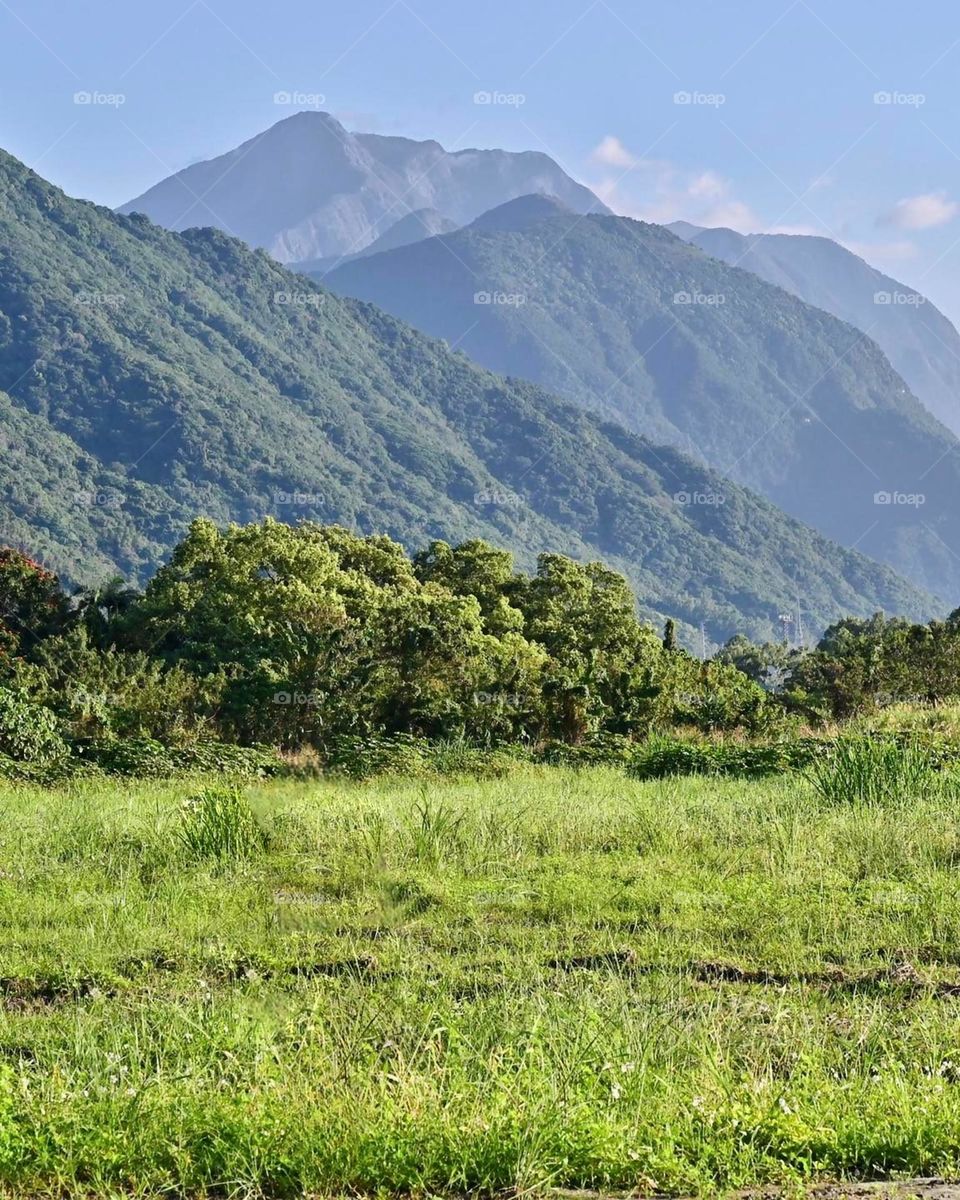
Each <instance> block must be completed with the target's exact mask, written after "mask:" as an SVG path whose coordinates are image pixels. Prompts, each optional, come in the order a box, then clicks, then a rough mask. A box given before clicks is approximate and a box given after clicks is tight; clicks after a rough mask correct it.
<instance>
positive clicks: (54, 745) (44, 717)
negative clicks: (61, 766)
mask: <svg viewBox="0 0 960 1200" xmlns="http://www.w3.org/2000/svg"><path fill="white" fill-rule="evenodd" d="M66 754H67V745H66V742H65V741H64V740H63V738H62V736H61V734H60V729H59V727H58V723H57V718H56V716H55V715H54V714H53V713H52V712H51V711H50V710H49V709H47V708H43V707H42V706H41V705H39V704H31V703H30V702H29V701H28V700H25V699H24V698H23V697H22V696H21V695H20V694H18V693H17V692H14V691H11V690H10V688H6V687H0V755H3V756H5V757H7V758H10V759H13V760H14V761H16V762H25V763H34V764H36V765H38V766H46V765H49V764H51V763H54V762H56V761H57V760H58V759H61V758H63V757H64V756H65V755H66Z"/></svg>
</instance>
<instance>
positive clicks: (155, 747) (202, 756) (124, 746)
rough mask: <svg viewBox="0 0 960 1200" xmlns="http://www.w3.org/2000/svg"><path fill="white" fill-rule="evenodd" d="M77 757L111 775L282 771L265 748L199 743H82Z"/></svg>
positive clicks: (249, 774) (138, 740)
mask: <svg viewBox="0 0 960 1200" xmlns="http://www.w3.org/2000/svg"><path fill="white" fill-rule="evenodd" d="M76 753H77V754H78V755H79V757H80V759H81V760H82V762H83V763H85V764H88V765H90V766H93V767H96V768H97V769H98V770H100V771H103V772H105V773H106V774H108V775H134V776H137V777H138V778H144V779H150V778H154V779H156V778H166V777H170V776H175V775H183V774H214V773H216V774H222V775H237V776H247V777H251V778H254V777H260V776H268V775H275V774H277V773H279V772H280V770H281V769H282V766H283V764H282V761H281V759H280V758H279V757H278V756H277V754H276V751H274V750H270V749H267V748H266V747H263V746H234V745H230V744H229V743H224V742H203V741H201V742H195V743H193V744H192V745H190V746H182V747H175V746H173V747H171V746H164V745H163V744H162V743H161V742H157V741H154V740H153V739H152V738H123V739H120V740H116V741H109V742H91V743H89V744H83V743H81V744H80V745H78V746H77V747H76Z"/></svg>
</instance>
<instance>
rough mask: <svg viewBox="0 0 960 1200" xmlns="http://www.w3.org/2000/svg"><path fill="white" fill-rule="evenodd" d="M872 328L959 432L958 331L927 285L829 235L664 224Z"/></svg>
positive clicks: (921, 394) (925, 399)
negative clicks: (908, 280)
mask: <svg viewBox="0 0 960 1200" xmlns="http://www.w3.org/2000/svg"><path fill="white" fill-rule="evenodd" d="M667 228H668V229H670V230H671V231H672V232H676V233H677V235H678V236H679V237H683V238H685V240H687V241H689V242H692V243H693V244H694V245H696V246H699V247H700V248H701V249H702V250H704V251H705V252H706V253H707V254H711V255H713V257H714V258H720V259H722V260H723V261H724V262H727V263H731V264H734V265H736V266H739V267H742V268H743V269H744V270H747V271H752V272H753V273H754V274H755V275H759V276H760V278H761V279H765V280H766V281H767V282H768V283H774V284H776V285H777V286H778V287H782V288H784V289H785V290H786V291H788V292H792V293H793V294H794V295H795V296H799V297H800V299H801V300H805V301H806V302H807V303H808V304H813V305H815V306H816V307H817V308H822V309H824V310H825V311H826V312H829V313H832V314H833V315H834V316H835V317H839V318H840V319H841V320H844V321H848V322H849V323H850V324H851V325H855V326H856V327H857V328H858V329H861V330H863V332H864V333H866V334H868V335H869V336H870V337H871V338H872V339H873V340H874V341H875V342H876V343H877V345H878V346H879V347H880V348H881V350H883V352H884V353H885V354H886V356H887V358H889V359H890V362H891V364H892V365H893V367H894V368H895V369H896V370H897V371H898V372H899V373H900V374H901V375H902V376H903V378H904V379H905V380H906V382H907V384H908V385H909V387H910V389H911V391H912V392H913V393H914V395H915V396H916V397H917V398H918V399H919V400H920V401H921V402H922V403H923V404H924V405H926V407H927V408H928V409H929V410H930V412H932V413H933V415H934V416H935V417H937V419H938V420H940V421H942V422H943V424H944V425H946V427H947V428H948V429H950V430H952V432H953V433H955V434H958V435H960V333H958V332H957V330H956V329H955V328H954V326H953V325H952V324H951V322H950V321H949V320H948V319H947V317H945V316H944V315H943V313H942V312H940V310H939V309H938V308H936V306H935V305H933V304H932V303H931V302H930V301H929V300H928V299H927V298H926V297H925V296H924V295H923V294H922V293H920V292H918V291H917V290H916V289H915V288H912V287H909V286H908V285H907V284H904V283H901V282H899V280H896V279H893V278H891V277H890V276H889V275H885V274H884V273H883V272H882V271H878V270H877V269H876V267H872V266H871V265H870V264H869V263H868V262H866V261H865V260H864V259H863V258H861V257H859V256H858V255H856V254H854V253H853V252H852V251H850V250H847V249H846V248H845V247H844V246H841V245H840V244H839V243H837V242H835V241H832V240H831V239H830V238H825V237H812V236H808V235H804V234H782V233H779V234H749V235H745V234H741V233H735V232H734V231H733V230H732V229H701V228H698V227H697V226H695V225H688V224H686V223H685V222H679V223H677V225H670V226H667Z"/></svg>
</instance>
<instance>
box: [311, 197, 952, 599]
mask: <svg viewBox="0 0 960 1200" xmlns="http://www.w3.org/2000/svg"><path fill="white" fill-rule="evenodd" d="M327 281H328V283H329V284H330V286H332V287H333V288H335V289H336V290H338V291H340V292H342V293H343V294H346V295H353V296H357V297H360V298H362V299H366V300H370V301H371V302H373V303H376V304H378V305H380V306H381V307H383V308H386V309H387V310H388V311H390V312H393V313H395V314H396V315H397V316H399V317H402V318H403V319H405V320H409V321H411V322H412V323H413V324H414V325H416V326H417V327H418V328H420V329H423V330H424V331H426V332H428V333H431V334H434V335H436V336H440V337H444V338H446V339H448V340H449V341H450V342H451V343H453V344H456V345H457V346H458V347H459V348H461V349H463V350H464V351H465V352H466V353H468V354H469V355H471V357H473V358H474V359H476V361H478V362H480V363H481V364H483V365H484V366H486V367H488V368H490V369H491V370H495V371H499V372H502V373H504V374H508V375H511V376H518V377H523V378H528V379H531V380H533V381H535V382H537V383H539V384H541V385H542V386H544V387H547V388H549V389H550V390H552V391H555V392H558V393H559V394H561V395H564V396H567V397H568V398H569V399H572V400H575V401H577V402H578V403H580V404H582V405H583V406H584V407H587V408H590V409H593V410H595V411H598V412H600V413H602V414H604V415H605V416H607V417H608V418H611V419H614V420H617V421H619V422H621V423H623V424H625V425H626V426H628V427H629V428H631V429H633V430H635V431H637V432H639V433H642V434H644V435H646V436H649V437H651V438H653V439H654V440H655V441H668V442H671V443H673V444H675V445H679V446H681V447H683V448H684V449H687V450H689V451H691V452H693V453H696V454H699V455H700V456H701V457H702V458H703V459H704V460H705V461H706V462H708V463H710V464H711V465H712V466H713V467H715V468H716V469H718V470H720V471H721V472H722V473H724V474H727V475H730V476H732V477H733V478H736V479H737V480H738V481H739V482H741V483H743V484H745V485H746V486H748V487H751V488H754V489H755V490H757V491H759V492H761V493H762V494H764V495H766V496H767V497H768V498H770V499H771V500H773V501H774V503H776V504H778V505H779V506H780V507H782V508H784V509H786V511H788V512H790V513H792V514H793V515H794V516H796V517H798V518H799V519H801V520H803V521H806V522H807V523H809V524H812V525H814V526H815V527H817V528H819V529H820V530H822V531H823V532H824V533H825V534H826V535H827V536H829V537H831V538H833V539H834V540H837V541H839V542H841V543H843V544H846V545H852V546H857V547H858V548H860V549H862V550H865V551H866V552H868V553H870V554H871V555H872V556H873V557H876V558H879V559H881V560H882V561H885V562H887V563H889V564H891V565H893V566H894V567H895V568H896V569H897V570H899V571H900V572H901V573H903V574H906V575H908V577H910V578H912V579H913V580H914V581H915V582H916V583H917V584H918V585H922V586H924V587H926V588H928V589H930V590H932V591H935V592H937V593H939V594H941V595H944V596H947V597H956V596H960V530H958V529H957V528H956V522H955V520H954V514H955V512H956V511H957V508H958V506H960V458H958V455H957V451H958V450H960V442H958V441H957V439H956V438H955V437H954V436H953V435H952V434H951V433H950V432H949V431H948V430H947V429H945V428H944V427H943V426H942V425H941V424H940V423H939V422H938V421H937V420H936V419H935V418H934V417H933V416H932V415H931V414H930V413H929V412H928V411H927V409H926V408H925V407H924V406H923V405H921V404H920V402H919V401H918V400H917V399H916V397H914V396H913V395H912V394H911V392H910V390H909V388H908V387H907V385H906V384H905V382H904V381H903V379H902V378H901V377H900V376H899V375H898V374H897V373H896V371H895V370H894V369H893V367H892V366H891V364H890V362H889V361H888V359H887V358H886V357H885V355H884V354H883V353H882V351H881V350H880V349H879V348H878V347H877V346H876V345H875V344H874V343H873V342H872V341H871V340H870V338H869V337H867V336H865V335H864V334H863V333H862V332H861V331H859V330H858V329H856V328H854V327H853V326H852V325H850V324H848V323H846V322H843V321H840V320H838V319H837V318H835V317H833V316H831V315H830V314H829V313H827V312H826V311H824V310H822V309H820V308H815V307H813V306H811V305H808V304H806V303H804V302H803V301H801V300H800V299H798V298H797V297H795V296H793V295H792V294H789V293H788V292H787V291H785V290H783V289H781V288H780V287H776V286H771V285H770V284H769V283H767V282H765V281H764V280H762V279H760V278H759V277H758V276H756V275H755V274H753V273H751V272H750V271H748V270H745V269H742V268H733V267H730V266H729V265H727V264H726V263H725V262H722V261H721V260H719V259H717V258H714V257H711V256H708V255H706V254H704V253H703V252H702V251H701V250H700V249H699V248H698V247H696V246H691V245H688V244H687V243H686V242H684V241H682V240H681V239H680V238H677V237H675V236H674V235H673V234H671V233H670V232H669V231H668V230H666V229H664V228H662V227H660V226H655V225H648V224H644V223H642V222H637V221H632V220H630V219H628V218H624V217H609V216H595V215H587V216H582V215H574V214H571V213H565V212H564V211H563V210H562V208H556V207H553V208H551V207H550V206H549V204H548V202H547V201H545V200H544V199H542V198H540V197H537V198H534V202H533V203H532V204H530V203H528V202H527V201H525V200H523V199H521V200H517V201H514V202H512V203H510V204H507V205H505V206H502V207H501V208H500V209H499V210H497V212H495V213H492V214H486V215H484V216H483V217H482V218H480V219H479V220H478V221H477V222H474V223H473V224H472V225H470V226H468V227H466V228H464V229H461V230H459V231H457V232H455V233H452V234H449V235H445V236H443V237H437V238H431V239H428V240H426V241H423V242H419V243H417V244H414V245H410V246H406V247H403V248H401V249H398V250H394V251H391V252H389V253H385V254H378V255H374V256H372V257H369V258H366V259H363V260H359V261H356V262H353V263H349V264H346V265H345V266H342V267H340V268H338V269H337V270H336V271H334V272H333V273H332V274H330V275H329V276H328V280H327ZM887 496H888V497H889V498H890V502H889V503H884V497H887Z"/></svg>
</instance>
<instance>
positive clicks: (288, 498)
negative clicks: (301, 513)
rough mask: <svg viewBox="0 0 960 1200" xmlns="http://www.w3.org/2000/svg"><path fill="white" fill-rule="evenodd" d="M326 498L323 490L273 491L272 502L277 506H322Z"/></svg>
mask: <svg viewBox="0 0 960 1200" xmlns="http://www.w3.org/2000/svg"><path fill="white" fill-rule="evenodd" d="M326 500H327V498H326V496H325V495H324V494H323V492H280V491H277V492H274V493H273V502H274V504H275V505H276V506H277V507H278V508H323V506H324V504H325V503H326Z"/></svg>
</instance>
